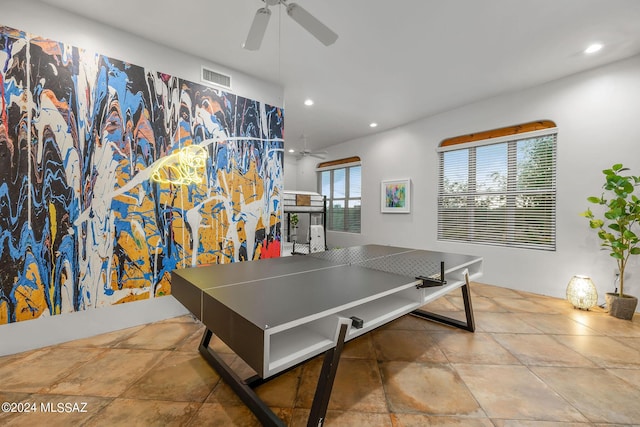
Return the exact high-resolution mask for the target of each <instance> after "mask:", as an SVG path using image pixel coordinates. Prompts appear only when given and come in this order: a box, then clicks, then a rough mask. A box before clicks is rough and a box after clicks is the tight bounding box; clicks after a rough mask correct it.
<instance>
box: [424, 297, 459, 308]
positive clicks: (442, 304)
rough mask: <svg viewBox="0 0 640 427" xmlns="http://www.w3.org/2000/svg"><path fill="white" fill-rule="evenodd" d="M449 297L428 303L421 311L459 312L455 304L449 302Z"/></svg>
mask: <svg viewBox="0 0 640 427" xmlns="http://www.w3.org/2000/svg"><path fill="white" fill-rule="evenodd" d="M449 299H450V297H448V296H447V297H445V298H438V299H437V300H435V301H432V302H430V303H429V304H426V305H424V306H423V307H422V309H423V310H429V311H459V310H460V308H458V307H457V306H456V305H455V304H453V303H452V302H450V301H449Z"/></svg>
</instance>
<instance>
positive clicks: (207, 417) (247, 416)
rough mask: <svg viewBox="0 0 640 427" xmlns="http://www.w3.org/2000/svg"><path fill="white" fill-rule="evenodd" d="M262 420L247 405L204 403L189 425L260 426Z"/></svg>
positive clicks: (200, 426)
mask: <svg viewBox="0 0 640 427" xmlns="http://www.w3.org/2000/svg"><path fill="white" fill-rule="evenodd" d="M260 425H261V424H260V422H259V421H258V419H257V418H256V417H255V416H254V415H253V413H252V412H251V411H250V410H249V408H247V407H246V406H245V405H242V404H241V405H221V404H219V403H203V404H202V406H201V407H200V409H198V412H196V414H195V416H194V417H193V418H192V419H191V420H190V421H189V424H188V426H193V427H203V426H236V427H260Z"/></svg>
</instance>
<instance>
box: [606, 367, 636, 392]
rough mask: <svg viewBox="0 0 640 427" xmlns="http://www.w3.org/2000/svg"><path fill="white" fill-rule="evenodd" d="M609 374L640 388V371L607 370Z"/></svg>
mask: <svg viewBox="0 0 640 427" xmlns="http://www.w3.org/2000/svg"><path fill="white" fill-rule="evenodd" d="M607 372H610V373H611V374H613V375H615V376H616V377H618V378H620V379H621V380H623V381H626V382H628V383H629V384H631V385H632V386H636V387H638V388H640V369H607Z"/></svg>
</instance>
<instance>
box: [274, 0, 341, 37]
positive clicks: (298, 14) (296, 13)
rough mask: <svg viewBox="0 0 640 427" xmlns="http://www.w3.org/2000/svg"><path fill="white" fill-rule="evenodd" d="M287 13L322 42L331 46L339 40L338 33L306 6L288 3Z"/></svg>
mask: <svg viewBox="0 0 640 427" xmlns="http://www.w3.org/2000/svg"><path fill="white" fill-rule="evenodd" d="M287 14H288V15H289V16H290V17H291V18H292V19H293V20H294V21H296V22H297V23H298V24H300V26H301V27H302V28H304V29H305V30H307V31H308V32H310V33H311V35H313V36H314V37H315V38H317V39H318V40H320V42H321V43H322V44H323V45H325V46H329V45H331V44H333V43H335V41H336V40H338V35H337V34H336V33H334V32H333V31H332V30H331V29H330V28H329V27H327V26H326V25H324V24H323V23H322V22H320V21H318V20H317V19H316V17H315V16H313V15H312V14H310V13H309V12H307V10H306V9H305V8H303V7H302V6H300V5H298V4H296V3H289V4H287Z"/></svg>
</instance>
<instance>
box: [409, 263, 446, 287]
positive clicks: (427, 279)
mask: <svg viewBox="0 0 640 427" xmlns="http://www.w3.org/2000/svg"><path fill="white" fill-rule="evenodd" d="M416 280H420V281H421V282H422V283H419V284H417V285H416V288H417V289H420V288H433V287H434V286H444V285H446V284H447V281H446V280H445V279H444V261H441V262H440V273H436V274H432V275H431V276H417V277H416Z"/></svg>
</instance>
